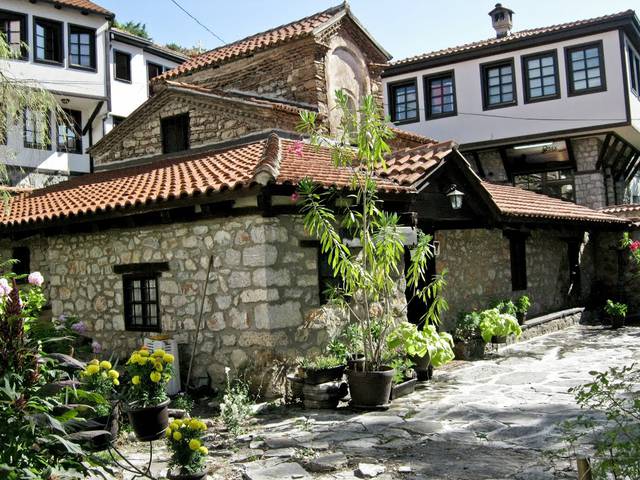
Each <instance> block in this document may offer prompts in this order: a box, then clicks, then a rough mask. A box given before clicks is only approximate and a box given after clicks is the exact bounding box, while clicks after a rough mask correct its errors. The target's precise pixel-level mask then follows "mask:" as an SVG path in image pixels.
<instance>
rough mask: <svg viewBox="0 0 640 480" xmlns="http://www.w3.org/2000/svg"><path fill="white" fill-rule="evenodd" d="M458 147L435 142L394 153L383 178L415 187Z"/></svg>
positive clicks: (389, 157)
mask: <svg viewBox="0 0 640 480" xmlns="http://www.w3.org/2000/svg"><path fill="white" fill-rule="evenodd" d="M455 147H456V143H455V142H453V141H448V142H435V141H433V140H432V141H431V143H428V144H426V145H422V146H420V147H414V148H405V149H402V150H398V151H396V152H394V153H393V154H392V155H390V156H388V158H387V170H386V172H384V173H381V176H382V177H385V178H392V179H393V180H395V181H396V182H398V183H399V184H400V185H406V186H409V185H414V184H415V183H416V182H417V181H418V180H420V179H421V178H422V177H423V176H424V175H425V174H426V173H427V172H428V171H430V170H432V169H433V168H435V167H436V166H437V165H438V164H439V163H440V162H441V161H442V159H444V158H445V157H446V156H447V155H449V153H451V151H452V150H453V149H454V148H455Z"/></svg>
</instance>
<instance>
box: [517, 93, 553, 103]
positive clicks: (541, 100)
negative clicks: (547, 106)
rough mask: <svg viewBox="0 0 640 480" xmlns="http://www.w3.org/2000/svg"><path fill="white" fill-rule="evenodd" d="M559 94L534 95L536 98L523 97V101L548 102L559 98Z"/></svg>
mask: <svg viewBox="0 0 640 480" xmlns="http://www.w3.org/2000/svg"><path fill="white" fill-rule="evenodd" d="M560 98H561V96H560V95H549V96H546V97H536V98H525V100H524V103H525V104H528V103H540V102H548V101H550V100H560Z"/></svg>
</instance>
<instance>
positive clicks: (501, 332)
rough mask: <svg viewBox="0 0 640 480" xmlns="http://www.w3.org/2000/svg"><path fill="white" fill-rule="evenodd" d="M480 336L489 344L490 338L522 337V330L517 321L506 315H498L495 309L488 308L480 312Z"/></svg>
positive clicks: (498, 312)
mask: <svg viewBox="0 0 640 480" xmlns="http://www.w3.org/2000/svg"><path fill="white" fill-rule="evenodd" d="M480 334H481V335H482V339H483V340H484V341H485V342H486V343H489V342H491V338H492V337H506V336H507V335H511V334H513V335H515V336H516V337H519V336H520V335H522V328H520V325H518V320H517V319H516V317H514V316H513V315H510V314H508V313H500V311H499V310H498V309H497V308H490V309H489V310H485V311H483V312H480Z"/></svg>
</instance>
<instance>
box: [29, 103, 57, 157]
mask: <svg viewBox="0 0 640 480" xmlns="http://www.w3.org/2000/svg"><path fill="white" fill-rule="evenodd" d="M27 111H28V109H26V108H25V109H24V110H23V111H22V128H23V129H22V135H23V140H24V147H25V148H31V149H33V150H51V112H47V113H46V114H43V115H44V116H45V118H44V121H45V128H46V130H45V138H44V140H45V142H44V143H43V144H40V143H35V142H29V141H27ZM29 131H31V130H29ZM34 132H35V130H34Z"/></svg>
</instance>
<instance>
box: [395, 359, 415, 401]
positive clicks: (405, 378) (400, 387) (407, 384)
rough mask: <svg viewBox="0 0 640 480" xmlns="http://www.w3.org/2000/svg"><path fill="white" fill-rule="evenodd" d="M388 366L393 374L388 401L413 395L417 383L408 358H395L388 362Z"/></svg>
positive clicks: (411, 363)
mask: <svg viewBox="0 0 640 480" xmlns="http://www.w3.org/2000/svg"><path fill="white" fill-rule="evenodd" d="M389 365H390V366H391V367H392V368H393V370H394V372H395V373H394V375H393V386H392V387H391V395H390V397H389V400H395V399H397V398H400V397H404V396H405V395H409V394H410V393H413V392H414V390H415V389H416V383H417V382H418V379H417V378H416V372H415V370H414V369H413V362H411V360H409V359H408V358H401V357H396V358H394V359H393V360H390V361H389Z"/></svg>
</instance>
